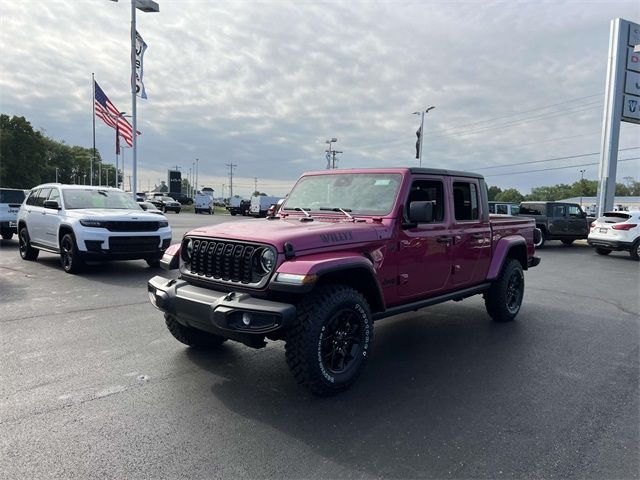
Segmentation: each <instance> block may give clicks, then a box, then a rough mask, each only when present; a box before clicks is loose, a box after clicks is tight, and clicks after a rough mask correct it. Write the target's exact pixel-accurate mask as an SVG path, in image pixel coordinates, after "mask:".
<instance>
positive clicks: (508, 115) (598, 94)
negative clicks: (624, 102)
mask: <svg viewBox="0 0 640 480" xmlns="http://www.w3.org/2000/svg"><path fill="white" fill-rule="evenodd" d="M599 96H602V94H601V93H595V94H593V95H586V96H584V97H578V98H572V99H571V100H566V101H564V102H558V103H553V104H551V105H545V106H543V107H538V108H532V109H529V110H521V111H519V112H517V113H509V114H507V115H501V116H499V117H493V118H487V119H485V120H478V121H476V122H471V123H465V124H463V125H458V126H457V127H452V128H445V129H442V130H434V131H432V133H441V132H448V131H450V130H459V129H461V128H466V127H469V126H471V125H478V124H480V123H490V122H493V121H495V120H500V119H503V118H509V117H516V116H518V115H523V114H525V113H531V112H537V111H540V110H546V109H547V108H551V107H557V106H558V105H564V104H566V103H573V102H575V101H576V100H584V99H585V98H592V97H599ZM600 101H601V100H598V102H600ZM587 103H594V102H593V101H592V102H587ZM547 113H558V112H547Z"/></svg>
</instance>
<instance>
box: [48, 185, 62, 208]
mask: <svg viewBox="0 0 640 480" xmlns="http://www.w3.org/2000/svg"><path fill="white" fill-rule="evenodd" d="M47 200H52V201H54V202H58V205H60V191H59V190H58V189H57V188H52V189H51V193H50V194H49V198H47Z"/></svg>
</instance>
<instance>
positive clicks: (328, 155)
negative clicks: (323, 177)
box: [324, 137, 338, 170]
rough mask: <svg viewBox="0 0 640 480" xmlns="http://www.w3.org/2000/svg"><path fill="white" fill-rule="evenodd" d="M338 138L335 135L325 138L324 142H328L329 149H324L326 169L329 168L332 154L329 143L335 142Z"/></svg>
mask: <svg viewBox="0 0 640 480" xmlns="http://www.w3.org/2000/svg"><path fill="white" fill-rule="evenodd" d="M337 141H338V139H337V138H335V137H331V139H328V140H325V141H324V143H327V144H329V149H328V150H325V153H326V155H325V158H326V159H327V170H329V169H331V156H332V153H331V152H332V150H331V144H332V143H335V142H337Z"/></svg>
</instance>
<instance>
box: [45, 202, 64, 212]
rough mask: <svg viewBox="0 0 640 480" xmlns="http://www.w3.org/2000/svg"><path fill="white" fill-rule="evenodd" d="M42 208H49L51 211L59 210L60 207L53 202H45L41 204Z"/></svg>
mask: <svg viewBox="0 0 640 480" xmlns="http://www.w3.org/2000/svg"><path fill="white" fill-rule="evenodd" d="M43 207H44V208H50V209H52V210H60V205H58V202H56V201H55V200H45V201H44V204H43Z"/></svg>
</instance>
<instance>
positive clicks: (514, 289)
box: [148, 168, 540, 395]
mask: <svg viewBox="0 0 640 480" xmlns="http://www.w3.org/2000/svg"><path fill="white" fill-rule="evenodd" d="M534 228H535V222H534V220H532V219H528V218H519V217H507V216H496V217H493V216H490V215H489V210H488V203H487V186H486V184H485V182H484V179H483V177H482V176H481V175H478V174H475V173H468V172H456V171H449V170H437V169H427V168H385V169H358V170H330V171H321V172H311V173H306V174H304V175H303V176H302V177H301V178H300V179H299V180H298V182H297V183H296V185H295V186H294V187H293V190H292V191H291V193H290V194H289V195H288V197H287V199H286V201H285V202H284V204H283V205H282V208H281V209H280V210H279V212H278V214H277V215H276V216H275V217H274V218H272V219H268V220H264V221H262V222H260V223H259V224H256V223H255V221H250V222H249V221H243V222H228V223H223V224H219V225H215V226H210V227H201V228H197V229H195V230H192V231H190V232H188V233H187V234H186V235H185V236H184V238H183V239H182V242H181V243H180V244H179V245H172V246H171V247H169V249H168V250H167V251H166V253H165V255H164V258H163V260H162V264H163V266H164V267H165V268H167V269H176V268H179V270H180V271H179V275H178V277H177V278H172V279H169V278H164V277H161V276H156V277H153V278H152V279H151V280H150V281H149V283H148V290H149V297H150V300H151V303H152V304H153V305H154V306H155V307H157V308H158V309H160V310H162V311H163V312H164V316H165V321H166V325H167V327H168V329H169V331H170V332H171V334H172V335H173V336H174V337H175V338H176V339H177V340H179V341H180V342H182V343H184V344H186V345H189V346H191V347H193V348H198V349H210V348H216V347H218V346H219V345H220V344H222V343H223V342H224V341H226V340H234V341H237V342H241V343H243V344H245V345H248V346H250V347H255V348H260V347H263V346H264V345H265V340H266V339H269V340H284V341H285V356H286V361H287V363H288V365H289V368H290V370H291V372H292V373H293V375H294V377H295V378H296V379H297V381H298V382H299V383H301V384H303V385H305V386H306V387H308V388H309V389H310V390H311V391H312V392H314V393H316V394H320V395H328V394H332V393H336V392H338V391H341V390H344V389H345V388H347V387H349V386H350V385H351V384H352V383H353V382H354V381H355V380H356V378H357V377H358V375H359V374H360V373H361V372H362V370H363V367H364V365H365V363H366V361H367V358H368V357H369V356H370V355H371V353H372V350H371V349H372V345H373V329H374V326H373V325H374V321H376V320H380V319H382V318H385V317H389V316H392V315H396V314H399V313H403V312H408V311H413V310H418V309H420V308H423V307H427V306H430V305H434V304H437V303H441V302H445V301H447V300H461V299H463V298H466V297H469V296H471V295H477V294H482V295H483V296H484V300H485V304H486V308H487V312H488V314H489V316H490V317H491V318H492V319H493V320H495V321H496V322H509V321H511V320H513V319H514V318H515V316H516V315H517V314H518V311H519V310H520V305H521V303H522V298H523V295H524V275H523V270H527V269H528V268H530V267H533V266H536V265H538V263H539V262H540V260H539V259H538V258H537V257H535V256H534Z"/></svg>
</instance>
